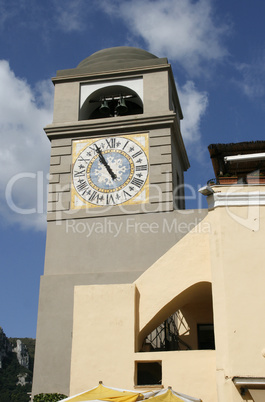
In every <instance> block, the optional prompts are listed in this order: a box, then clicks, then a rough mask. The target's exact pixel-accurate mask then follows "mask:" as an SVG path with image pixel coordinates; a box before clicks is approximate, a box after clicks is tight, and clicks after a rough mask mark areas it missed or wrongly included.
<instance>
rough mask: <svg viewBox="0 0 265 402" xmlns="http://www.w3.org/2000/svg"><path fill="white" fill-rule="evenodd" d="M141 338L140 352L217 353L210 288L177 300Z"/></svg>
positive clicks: (196, 288) (202, 286) (203, 287)
mask: <svg viewBox="0 0 265 402" xmlns="http://www.w3.org/2000/svg"><path fill="white" fill-rule="evenodd" d="M139 335H140V336H139V351H140V352H156V351H157V352H158V351H160V352H161V351H170V350H202V349H204V350H205V349H208V350H209V349H215V342H214V325H213V308H212V290H211V284H210V283H208V282H201V283H197V284H195V285H193V286H191V287H190V288H188V289H186V290H185V291H184V292H182V293H181V294H180V295H178V296H176V297H175V298H174V299H173V300H172V301H171V302H169V303H168V304H167V305H166V306H164V308H163V309H161V310H160V312H159V313H158V314H157V315H156V316H155V317H154V318H153V319H152V320H151V321H150V322H149V323H148V325H147V327H146V328H145V329H144V330H143V331H142V333H141V334H139Z"/></svg>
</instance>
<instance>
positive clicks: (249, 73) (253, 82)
mask: <svg viewBox="0 0 265 402" xmlns="http://www.w3.org/2000/svg"><path fill="white" fill-rule="evenodd" d="M236 70H237V71H238V72H239V74H240V78H237V79H236V80H234V82H235V84H236V85H237V86H238V87H239V88H240V89H241V91H242V92H243V93H244V94H245V95H246V96H247V97H249V98H251V99H254V100H255V99H257V98H258V99H259V100H260V98H262V97H264V95H265V56H263V57H262V58H261V59H259V60H255V61H253V62H252V63H249V64H247V63H241V64H237V65H236Z"/></svg>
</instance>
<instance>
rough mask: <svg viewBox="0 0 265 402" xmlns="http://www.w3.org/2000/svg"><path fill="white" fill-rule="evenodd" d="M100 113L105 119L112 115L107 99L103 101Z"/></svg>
mask: <svg viewBox="0 0 265 402" xmlns="http://www.w3.org/2000/svg"><path fill="white" fill-rule="evenodd" d="M99 111H100V113H101V114H102V115H103V116H105V117H108V116H109V115H110V108H109V105H108V102H107V101H106V99H104V100H103V101H102V103H101V105H100V108H99Z"/></svg>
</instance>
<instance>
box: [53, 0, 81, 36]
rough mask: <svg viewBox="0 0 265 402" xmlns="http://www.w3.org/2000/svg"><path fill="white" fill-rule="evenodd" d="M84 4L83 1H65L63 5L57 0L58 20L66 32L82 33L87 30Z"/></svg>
mask: <svg viewBox="0 0 265 402" xmlns="http://www.w3.org/2000/svg"><path fill="white" fill-rule="evenodd" d="M61 4H62V3H61ZM83 4H84V3H83V2H82V0H81V1H80V0H75V1H70V2H69V1H66V0H65V1H64V2H63V4H62V5H60V3H59V2H58V1H57V0H56V1H55V2H54V5H55V6H56V9H57V16H56V20H57V23H58V24H59V26H60V28H61V29H62V30H63V31H64V32H73V31H82V30H83V29H84V28H85V24H84V21H83V16H84V12H83V11H84V10H83V7H82V5H83Z"/></svg>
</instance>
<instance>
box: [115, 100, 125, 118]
mask: <svg viewBox="0 0 265 402" xmlns="http://www.w3.org/2000/svg"><path fill="white" fill-rule="evenodd" d="M115 110H116V112H117V113H118V115H120V116H121V115H123V114H125V113H127V112H128V107H127V106H126V103H125V100H124V98H123V96H121V97H120V99H119V100H118V104H117V106H116V109H115Z"/></svg>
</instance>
